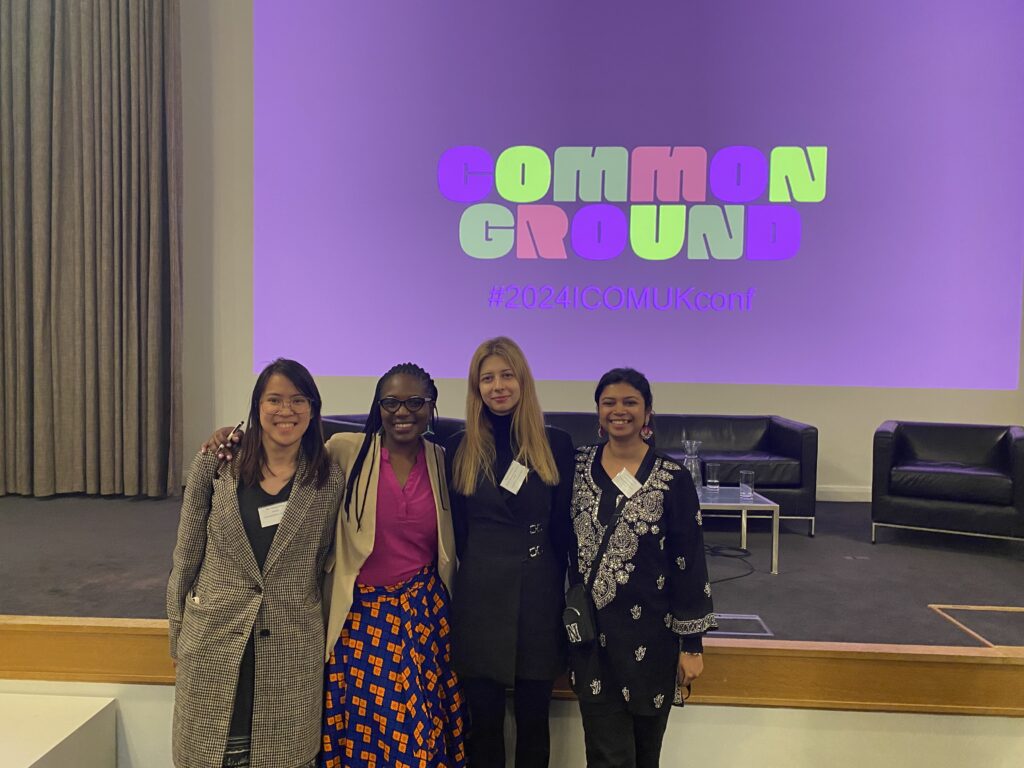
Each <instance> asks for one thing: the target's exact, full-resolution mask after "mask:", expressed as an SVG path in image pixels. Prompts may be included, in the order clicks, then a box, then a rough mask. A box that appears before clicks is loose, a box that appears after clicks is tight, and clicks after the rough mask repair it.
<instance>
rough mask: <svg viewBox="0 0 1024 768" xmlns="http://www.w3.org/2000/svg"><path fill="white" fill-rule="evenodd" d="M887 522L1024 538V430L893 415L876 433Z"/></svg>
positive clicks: (879, 502) (874, 488)
mask: <svg viewBox="0 0 1024 768" xmlns="http://www.w3.org/2000/svg"><path fill="white" fill-rule="evenodd" d="M879 527H888V528H911V529H915V530H927V531H938V532H941V533H957V534H965V535H971V536H984V537H990V538H1000V539H1022V540H1024V428H1022V427H1018V426H987V425H974V424H934V423H927V422H908V421H904V422H900V421H887V422H885V423H883V424H882V425H881V426H880V427H879V428H878V429H877V430H876V431H875V440H874V457H873V471H872V480H871V541H872V542H874V541H875V540H876V533H877V529H878V528H879Z"/></svg>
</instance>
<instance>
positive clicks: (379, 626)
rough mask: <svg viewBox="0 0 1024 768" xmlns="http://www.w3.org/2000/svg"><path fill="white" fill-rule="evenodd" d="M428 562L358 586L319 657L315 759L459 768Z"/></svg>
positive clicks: (458, 702) (330, 765)
mask: <svg viewBox="0 0 1024 768" xmlns="http://www.w3.org/2000/svg"><path fill="white" fill-rule="evenodd" d="M448 602H449V598H448V593H447V591H446V590H445V588H444V585H443V583H442V582H441V578H440V577H439V576H438V574H437V569H436V568H435V567H434V566H428V567H426V568H424V569H423V570H421V571H420V572H419V573H417V574H416V575H415V576H413V577H412V578H411V579H409V580H408V581H405V582H402V583H401V584H397V585H394V586H388V587H371V586H367V585H365V584H357V585H356V594H355V599H354V600H353V602H352V610H351V611H350V612H349V614H348V618H347V619H346V620H345V626H344V627H343V628H342V630H341V637H340V638H339V639H338V642H337V643H336V644H335V646H334V650H333V651H332V652H331V658H330V661H328V663H327V672H326V683H325V686H324V728H323V752H322V754H321V758H320V764H321V766H322V768H342V767H343V766H344V768H363V767H364V766H365V768H385V766H389V767H390V766H394V768H463V767H464V766H465V765H466V751H465V748H464V746H463V738H464V737H463V732H464V710H465V704H464V700H463V697H462V690H461V689H460V688H459V682H458V679H457V678H456V676H455V672H454V671H453V670H452V667H451V631H450V625H449V622H448Z"/></svg>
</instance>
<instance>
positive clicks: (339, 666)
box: [321, 363, 466, 768]
mask: <svg viewBox="0 0 1024 768" xmlns="http://www.w3.org/2000/svg"><path fill="white" fill-rule="evenodd" d="M436 402H437V387H436V386H435V385H434V382H433V380H432V379H431V378H430V376H429V375H428V374H427V372H426V371H424V370H423V369H422V368H420V367H419V366H418V365H414V364H412V363H402V364H401V365H396V366H395V367H394V368H392V369H391V370H390V371H388V372H387V373H385V374H384V375H383V376H382V377H381V378H380V380H379V381H378V382H377V388H376V390H375V391H374V394H373V402H372V404H371V406H370V410H369V411H368V414H369V415H368V416H367V419H366V426H365V429H364V433H363V434H358V433H339V434H336V435H334V436H333V437H332V438H331V439H330V440H329V441H328V442H327V450H328V453H329V454H330V456H331V458H332V459H334V461H336V462H337V463H338V464H340V465H341V466H342V467H343V468H344V469H345V474H346V477H347V483H348V486H347V488H346V490H345V496H344V501H343V503H342V507H341V510H340V512H339V514H338V529H337V535H336V537H335V549H334V557H329V558H328V563H327V570H328V573H327V576H326V579H325V598H326V599H325V602H326V603H327V604H328V605H329V606H330V610H329V613H328V619H327V649H326V650H327V654H326V656H327V681H326V691H325V704H324V744H323V755H322V758H321V765H322V766H324V768H341V766H345V768H354V767H355V766H385V765H409V766H415V767H416V768H452V767H453V766H459V767H461V766H464V765H465V764H466V758H465V750H464V747H463V700H462V692H461V690H460V688H459V685H458V681H457V680H456V677H455V673H454V672H453V671H452V667H451V638H450V631H449V625H448V605H449V590H450V588H451V584H452V580H453V578H454V575H455V563H456V558H455V536H454V534H453V532H452V521H451V504H450V502H449V499H448V491H447V488H446V486H445V477H444V452H443V451H442V449H441V448H440V447H439V446H436V445H434V444H433V443H431V442H429V441H426V440H424V439H423V437H422V435H423V433H424V432H426V431H427V428H428V426H429V425H430V420H431V418H432V417H433V414H434V412H435V408H436Z"/></svg>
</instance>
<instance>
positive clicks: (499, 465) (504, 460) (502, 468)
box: [484, 408, 517, 483]
mask: <svg viewBox="0 0 1024 768" xmlns="http://www.w3.org/2000/svg"><path fill="white" fill-rule="evenodd" d="M484 413H486V414H487V420H488V421H489V422H490V423H491V432H493V433H494V453H495V461H494V478H495V480H496V481H497V482H499V483H500V482H501V479H502V478H503V477H504V476H505V473H506V472H507V471H508V468H509V465H510V464H511V463H512V459H514V458H515V454H516V453H517V450H513V448H512V442H513V441H512V415H511V414H506V415H499V414H497V413H491V412H490V411H489V410H487V409H486V408H485V409H484Z"/></svg>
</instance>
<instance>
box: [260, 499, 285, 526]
mask: <svg viewBox="0 0 1024 768" xmlns="http://www.w3.org/2000/svg"><path fill="white" fill-rule="evenodd" d="M287 506H288V502H287V501H280V502H278V503H277V504H268V505H267V506H265V507H260V508H259V510H260V525H262V526H263V527H264V528H269V527H270V526H272V525H277V524H278V523H280V522H281V518H282V517H284V508H285V507H287Z"/></svg>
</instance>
